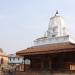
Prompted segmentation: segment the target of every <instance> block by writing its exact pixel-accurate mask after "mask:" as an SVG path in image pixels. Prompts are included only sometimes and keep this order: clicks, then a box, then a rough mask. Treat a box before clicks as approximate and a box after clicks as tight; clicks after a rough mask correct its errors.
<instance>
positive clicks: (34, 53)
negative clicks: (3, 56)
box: [16, 11, 75, 75]
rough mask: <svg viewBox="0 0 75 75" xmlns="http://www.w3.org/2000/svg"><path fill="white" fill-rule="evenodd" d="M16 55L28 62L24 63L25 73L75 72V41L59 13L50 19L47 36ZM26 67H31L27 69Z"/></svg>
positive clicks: (46, 74) (38, 39)
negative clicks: (27, 71)
mask: <svg viewBox="0 0 75 75" xmlns="http://www.w3.org/2000/svg"><path fill="white" fill-rule="evenodd" d="M16 54H17V55H20V56H23V57H24V61H25V60H27V61H25V62H26V63H25V62H24V66H25V68H24V71H26V70H29V71H31V72H39V73H40V72H44V73H45V74H44V75H48V73H52V74H53V75H56V74H54V73H58V72H61V73H63V72H68V74H67V75H69V72H72V71H75V40H74V39H73V38H72V37H71V36H70V34H69V32H68V29H67V25H66V23H65V21H64V18H63V17H62V16H60V15H59V12H58V11H56V13H55V15H54V16H52V17H51V18H50V22H49V26H48V30H47V31H46V34H45V36H44V37H40V38H37V39H36V40H34V46H32V47H29V48H27V49H24V50H21V51H18V52H17V53H16ZM26 65H29V67H28V68H26ZM35 75H36V74H35ZM38 75H39V74H38ZM57 75H58V74H57ZM59 75H62V74H59Z"/></svg>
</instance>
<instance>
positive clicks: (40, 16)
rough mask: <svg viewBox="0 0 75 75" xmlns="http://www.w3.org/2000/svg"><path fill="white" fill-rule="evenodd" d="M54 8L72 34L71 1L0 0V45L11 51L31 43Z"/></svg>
mask: <svg viewBox="0 0 75 75" xmlns="http://www.w3.org/2000/svg"><path fill="white" fill-rule="evenodd" d="M56 10H58V11H59V14H60V15H61V16H63V17H64V19H65V21H66V23H67V25H66V26H67V27H68V29H69V32H70V33H71V34H72V35H73V36H75V0H0V48H2V49H3V50H4V52H6V53H8V54H12V53H16V52H17V51H19V50H22V49H26V48H27V47H30V46H33V41H34V40H35V39H36V38H38V37H41V36H43V34H44V33H45V32H46V31H47V29H48V24H49V20H50V17H51V16H53V15H54V13H55V11H56Z"/></svg>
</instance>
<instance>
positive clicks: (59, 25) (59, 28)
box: [47, 11, 68, 37]
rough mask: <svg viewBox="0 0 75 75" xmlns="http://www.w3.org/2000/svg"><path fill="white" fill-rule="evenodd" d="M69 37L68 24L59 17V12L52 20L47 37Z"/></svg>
mask: <svg viewBox="0 0 75 75" xmlns="http://www.w3.org/2000/svg"><path fill="white" fill-rule="evenodd" d="M65 35H68V31H67V28H66V23H65V21H64V19H63V17H61V16H59V13H58V11H56V13H55V15H54V16H53V17H51V18H50V22H49V27H48V31H47V37H59V36H65Z"/></svg>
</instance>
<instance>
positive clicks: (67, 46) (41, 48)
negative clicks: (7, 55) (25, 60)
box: [16, 42, 75, 56]
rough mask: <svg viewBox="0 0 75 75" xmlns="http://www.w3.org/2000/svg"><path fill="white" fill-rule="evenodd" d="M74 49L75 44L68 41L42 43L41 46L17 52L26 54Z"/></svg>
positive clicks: (22, 54)
mask: <svg viewBox="0 0 75 75" xmlns="http://www.w3.org/2000/svg"><path fill="white" fill-rule="evenodd" d="M72 49H75V44H72V43H69V42H67V43H59V44H47V45H41V46H33V47H29V48H27V49H24V50H21V51H18V52H17V53H16V54H17V55H21V56H24V55H35V54H46V53H57V52H65V51H72Z"/></svg>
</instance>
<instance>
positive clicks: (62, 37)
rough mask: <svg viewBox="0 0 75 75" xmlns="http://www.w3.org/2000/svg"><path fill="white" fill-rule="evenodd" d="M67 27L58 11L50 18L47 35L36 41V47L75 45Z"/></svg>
mask: <svg viewBox="0 0 75 75" xmlns="http://www.w3.org/2000/svg"><path fill="white" fill-rule="evenodd" d="M66 26H67V25H66V23H65V21H64V18H63V17H62V16H60V15H59V13H58V11H56V13H55V15H54V16H53V17H51V18H50V22H49V26H48V30H47V32H46V35H45V36H44V37H41V38H38V39H36V40H34V46H38V45H45V44H55V43H64V42H73V43H75V40H74V39H73V38H71V36H70V35H69V32H68V30H67V27H66Z"/></svg>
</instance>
